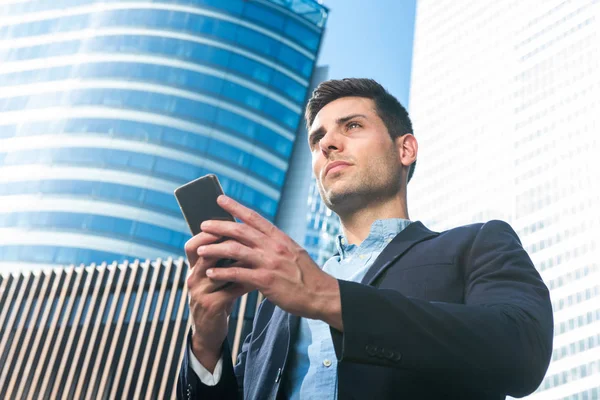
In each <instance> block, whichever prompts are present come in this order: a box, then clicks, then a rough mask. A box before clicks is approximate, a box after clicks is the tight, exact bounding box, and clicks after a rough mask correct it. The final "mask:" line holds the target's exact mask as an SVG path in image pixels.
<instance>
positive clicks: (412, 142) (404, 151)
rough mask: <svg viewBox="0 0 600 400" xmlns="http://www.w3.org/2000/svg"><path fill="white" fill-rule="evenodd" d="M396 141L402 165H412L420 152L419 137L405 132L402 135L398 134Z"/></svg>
mask: <svg viewBox="0 0 600 400" xmlns="http://www.w3.org/2000/svg"><path fill="white" fill-rule="evenodd" d="M395 141H396V147H397V149H398V155H399V157H400V162H401V163H402V165H403V166H405V167H408V166H410V165H412V163H413V162H415V160H416V159H417V153H418V152H419V144H418V143H417V139H416V138H415V137H414V135H412V134H410V133H405V134H404V135H402V136H398V137H397V138H396V140H395Z"/></svg>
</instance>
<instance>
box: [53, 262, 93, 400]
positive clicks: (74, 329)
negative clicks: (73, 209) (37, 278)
mask: <svg viewBox="0 0 600 400" xmlns="http://www.w3.org/2000/svg"><path fill="white" fill-rule="evenodd" d="M90 269H91V271H90ZM95 269H96V268H95V265H94V264H92V265H91V268H88V267H85V266H84V267H83V268H82V269H81V274H82V275H83V274H85V272H86V270H88V271H89V272H88V273H87V276H86V278H85V283H84V284H83V291H82V293H81V297H80V301H79V304H78V307H77V310H76V311H75V312H76V314H75V318H74V319H73V325H72V326H71V331H70V332H69V337H68V338H67V343H66V345H65V350H64V351H63V356H64V357H65V358H63V359H62V362H61V363H60V366H59V367H58V373H57V374H56V378H55V380H54V386H53V387H52V394H51V395H50V398H51V399H57V398H58V391H59V390H60V386H61V384H62V380H63V375H64V373H65V369H66V366H67V360H68V356H69V353H70V352H71V348H72V346H73V342H75V341H76V340H77V327H78V326H79V321H80V320H81V314H83V311H84V309H85V301H86V298H87V294H88V291H89V290H90V287H91V286H92V281H93V278H94V275H95ZM74 293H77V292H74ZM66 318H67V322H66V323H65V322H63V326H64V325H68V318H69V316H66ZM70 362H73V360H70ZM64 393H65V395H63V396H62V398H63V399H64V398H67V395H68V393H69V388H68V387H66V385H65V388H64Z"/></svg>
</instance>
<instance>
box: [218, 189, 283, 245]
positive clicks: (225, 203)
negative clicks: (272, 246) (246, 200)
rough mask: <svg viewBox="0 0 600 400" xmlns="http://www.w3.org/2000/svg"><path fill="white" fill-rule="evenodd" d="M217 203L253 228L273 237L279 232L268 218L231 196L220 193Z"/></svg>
mask: <svg viewBox="0 0 600 400" xmlns="http://www.w3.org/2000/svg"><path fill="white" fill-rule="evenodd" d="M217 204H219V206H221V208H223V209H224V210H225V211H228V212H229V213H231V215H233V216H234V217H236V218H238V219H240V220H241V221H242V222H244V223H245V224H248V225H250V226H251V227H253V228H256V229H258V230H259V231H260V232H262V233H264V234H265V235H267V236H269V237H273V236H274V235H276V234H277V232H279V230H278V229H277V227H276V226H275V225H273V224H272V223H270V222H269V221H268V220H267V219H265V218H263V217H262V216H261V215H260V214H259V213H257V212H256V211H254V210H251V209H249V208H248V207H245V206H243V205H241V204H240V203H238V202H237V201H235V200H233V199H232V198H231V197H227V196H225V195H223V194H222V195H220V196H219V197H217Z"/></svg>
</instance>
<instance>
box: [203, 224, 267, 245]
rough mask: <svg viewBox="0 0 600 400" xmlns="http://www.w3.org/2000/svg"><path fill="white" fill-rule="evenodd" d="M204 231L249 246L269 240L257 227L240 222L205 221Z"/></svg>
mask: <svg viewBox="0 0 600 400" xmlns="http://www.w3.org/2000/svg"><path fill="white" fill-rule="evenodd" d="M201 229H202V231H203V232H206V233H211V234H213V235H218V236H220V237H226V238H230V239H234V240H235V241H237V242H240V243H243V244H245V245H247V246H249V247H256V246H257V245H259V244H260V243H262V242H264V241H265V240H267V238H266V237H265V235H264V234H263V233H262V232H260V231H258V230H257V229H256V228H253V227H251V226H250V225H247V224H240V223H238V222H231V221H220V220H211V221H204V222H203V223H202V225H201Z"/></svg>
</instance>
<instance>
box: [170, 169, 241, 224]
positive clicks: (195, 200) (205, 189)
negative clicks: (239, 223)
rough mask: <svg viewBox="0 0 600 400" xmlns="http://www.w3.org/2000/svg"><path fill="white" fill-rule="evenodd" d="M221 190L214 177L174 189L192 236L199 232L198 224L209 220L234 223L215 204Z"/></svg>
mask: <svg viewBox="0 0 600 400" xmlns="http://www.w3.org/2000/svg"><path fill="white" fill-rule="evenodd" d="M221 194H223V189H222V188H221V185H220V184H219V180H218V179H217V177H216V176H215V175H212V174H210V175H205V176H203V177H201V178H198V179H195V180H193V181H191V182H189V183H186V184H185V185H183V186H180V187H178V188H177V189H175V198H176V199H177V202H178V203H179V207H180V208H181V212H182V213H183V217H184V218H185V220H186V222H187V224H188V226H189V227H190V231H191V232H192V234H193V235H197V234H199V233H200V232H201V229H200V224H202V222H204V221H206V220H209V219H219V220H227V221H235V218H233V216H232V215H231V214H229V213H228V212H227V211H225V210H223V209H222V208H221V207H220V206H219V205H218V204H217V197H219V195H221Z"/></svg>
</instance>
